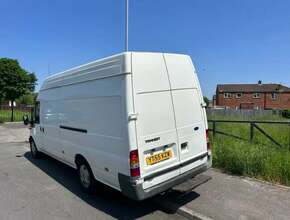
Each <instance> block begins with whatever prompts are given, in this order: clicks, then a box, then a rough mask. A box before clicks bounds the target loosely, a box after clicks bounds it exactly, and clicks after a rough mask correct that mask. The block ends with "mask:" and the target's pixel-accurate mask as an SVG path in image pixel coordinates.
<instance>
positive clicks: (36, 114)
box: [34, 102, 40, 124]
mask: <svg viewBox="0 0 290 220" xmlns="http://www.w3.org/2000/svg"><path fill="white" fill-rule="evenodd" d="M39 112H40V103H39V102H36V103H35V109H34V118H35V121H34V122H35V123H36V124H39Z"/></svg>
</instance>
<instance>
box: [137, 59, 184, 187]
mask: <svg viewBox="0 0 290 220" xmlns="http://www.w3.org/2000/svg"><path fill="white" fill-rule="evenodd" d="M132 72H133V74H132V78H133V87H134V101H135V103H134V104H135V111H136V113H137V114H138V115H137V120H136V130H137V142H138V143H137V144H138V153H139V160H140V168H141V177H143V178H144V184H143V188H144V189H146V188H149V187H151V186H153V185H156V184H158V183H161V182H163V181H166V180H167V179H170V178H172V177H175V176H177V175H179V174H180V168H179V164H180V158H179V147H178V146H179V143H178V138H177V132H176V126H175V118H174V109H173V102H172V97H171V92H170V83H169V81H168V75H167V70H166V65H165V62H164V58H163V55H162V54H160V53H159V54H158V53H132ZM175 166H176V169H170V170H168V169H169V168H172V167H175Z"/></svg>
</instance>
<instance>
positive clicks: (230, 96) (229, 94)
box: [224, 92, 232, 99]
mask: <svg viewBox="0 0 290 220" xmlns="http://www.w3.org/2000/svg"><path fill="white" fill-rule="evenodd" d="M224 98H225V99H229V98H232V94H231V93H227V92H226V93H225V94H224Z"/></svg>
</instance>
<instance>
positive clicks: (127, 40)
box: [125, 0, 129, 52]
mask: <svg viewBox="0 0 290 220" xmlns="http://www.w3.org/2000/svg"><path fill="white" fill-rule="evenodd" d="M125 1H126V6H125V7H126V9H125V10H126V13H125V51H126V52H127V51H128V50H129V0H125Z"/></svg>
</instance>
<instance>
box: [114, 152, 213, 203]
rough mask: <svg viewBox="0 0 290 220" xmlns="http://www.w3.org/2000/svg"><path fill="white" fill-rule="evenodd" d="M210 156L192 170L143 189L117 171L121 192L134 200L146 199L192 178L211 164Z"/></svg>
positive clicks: (140, 185)
mask: <svg viewBox="0 0 290 220" xmlns="http://www.w3.org/2000/svg"><path fill="white" fill-rule="evenodd" d="M210 157H211V156H208V161H207V163H204V164H202V165H200V166H198V167H195V168H194V169H192V170H189V171H187V172H185V173H183V174H180V175H178V176H176V177H174V178H172V179H169V180H167V181H165V182H163V183H160V184H158V185H156V186H153V187H150V188H148V189H145V190H144V189H143V187H142V184H134V182H133V181H132V179H131V177H129V176H126V175H123V174H121V173H119V175H118V178H119V183H120V188H121V192H122V193H123V194H124V195H125V196H127V197H129V198H131V199H134V200H138V201H141V200H144V199H147V198H149V197H152V196H154V195H156V194H159V193H161V192H164V191H166V190H168V189H170V188H172V187H174V186H176V185H178V184H181V183H183V182H185V181H186V180H188V179H190V178H193V177H195V176H196V175H198V174H200V173H202V172H205V171H206V170H207V169H208V168H209V167H210V166H211V158H210Z"/></svg>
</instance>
